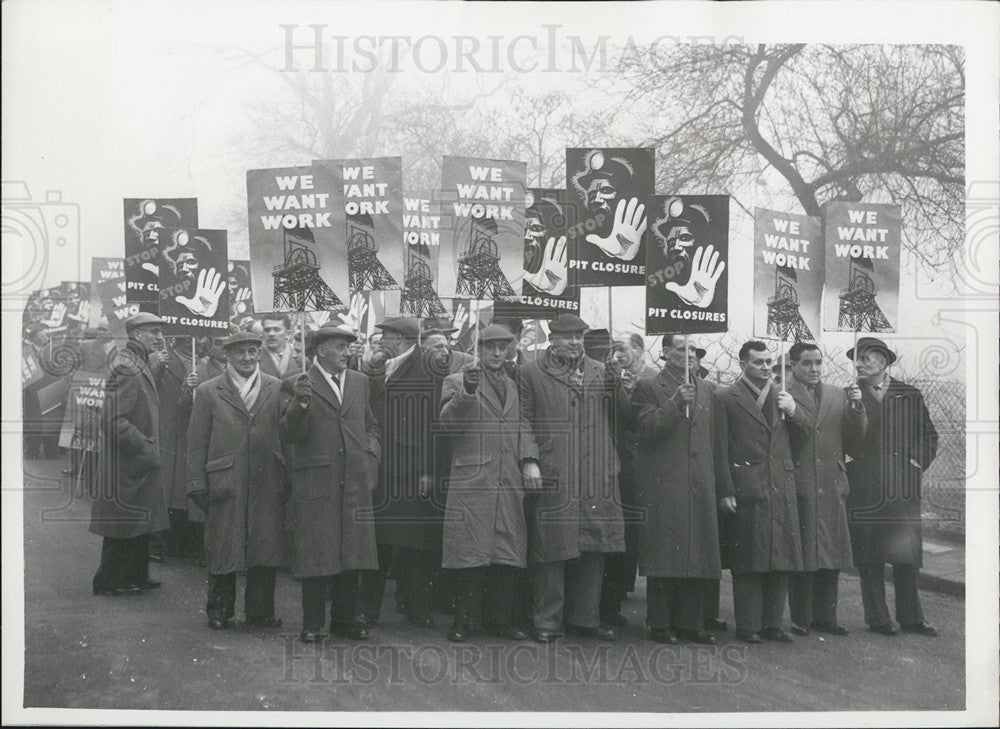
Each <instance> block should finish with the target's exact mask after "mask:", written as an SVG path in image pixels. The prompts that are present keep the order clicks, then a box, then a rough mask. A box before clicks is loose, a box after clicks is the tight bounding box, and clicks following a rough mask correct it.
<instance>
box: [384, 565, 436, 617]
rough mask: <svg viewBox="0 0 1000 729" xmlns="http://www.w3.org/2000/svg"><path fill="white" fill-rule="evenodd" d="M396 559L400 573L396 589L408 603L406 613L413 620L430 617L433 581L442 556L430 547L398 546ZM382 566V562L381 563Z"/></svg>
mask: <svg viewBox="0 0 1000 729" xmlns="http://www.w3.org/2000/svg"><path fill="white" fill-rule="evenodd" d="M396 559H397V560H398V563H397V566H398V568H399V574H398V576H397V577H396V590H397V594H398V596H399V597H401V598H402V600H403V602H404V603H405V604H406V615H407V617H409V618H411V619H413V620H423V619H425V618H428V617H430V614H431V606H430V590H431V581H432V580H433V579H434V576H435V575H436V574H437V571H438V567H439V566H440V564H441V556H440V554H439V553H436V552H434V551H432V550H430V549H411V548H409V547H398V548H397V549H396ZM379 566H380V567H381V566H382V565H381V562H380V563H379Z"/></svg>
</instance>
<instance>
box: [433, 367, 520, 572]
mask: <svg viewBox="0 0 1000 729" xmlns="http://www.w3.org/2000/svg"><path fill="white" fill-rule="evenodd" d="M462 379H463V376H462V375H461V374H453V375H449V376H448V378H447V379H445V381H444V388H443V393H442V395H441V399H442V401H443V402H444V403H445V405H444V407H443V409H442V411H441V420H442V427H443V428H444V429H445V431H446V432H450V433H451V434H452V435H451V438H452V441H451V471H450V475H449V478H448V490H447V497H446V501H445V503H446V505H447V508H446V511H445V515H444V537H443V546H442V549H443V554H442V561H441V564H442V566H443V567H445V568H449V569H462V568H465V567H481V566H485V565H490V564H506V565H513V566H515V567H526V566H527V554H528V529H527V526H526V524H525V521H524V504H523V501H524V484H523V482H522V479H521V463H522V462H523V461H524V460H525V459H529V458H530V459H535V460H537V459H538V450H537V448H535V441H534V439H533V438H532V437H531V430H530V428H529V426H528V424H527V423H526V422H525V421H524V420H523V419H522V418H521V410H520V400H519V399H518V394H517V384H516V383H515V382H514V381H513V380H512V379H510V378H509V377H506V376H505V380H506V386H507V391H506V397H505V398H504V401H503V402H502V403H501V402H500V400H499V399H498V398H497V395H496V392H494V389H493V387H491V386H490V385H489V384H488V383H486V382H485V381H484V382H483V383H482V384H481V385H480V387H479V390H478V391H477V392H476V394H474V395H470V394H468V393H467V392H466V391H465V387H464V386H463V384H462ZM484 380H485V378H484Z"/></svg>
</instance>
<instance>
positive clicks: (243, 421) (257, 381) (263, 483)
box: [187, 332, 285, 630]
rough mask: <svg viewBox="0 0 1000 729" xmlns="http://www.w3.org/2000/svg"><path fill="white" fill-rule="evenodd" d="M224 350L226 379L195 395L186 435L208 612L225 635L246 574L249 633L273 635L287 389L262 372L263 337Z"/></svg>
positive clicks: (227, 343)
mask: <svg viewBox="0 0 1000 729" xmlns="http://www.w3.org/2000/svg"><path fill="white" fill-rule="evenodd" d="M222 346H223V348H224V349H225V352H226V359H227V364H226V368H225V371H224V372H223V374H221V375H219V376H218V377H215V378H213V379H211V380H208V381H207V382H205V383H203V384H201V385H199V386H198V388H197V390H195V395H194V404H193V406H192V410H191V419H190V422H189V424H188V428H187V443H188V449H187V492H188V495H189V496H190V498H191V500H192V501H193V502H194V503H195V504H196V505H197V506H198V508H199V509H201V510H202V511H203V512H205V514H206V519H205V560H206V563H207V566H208V602H207V605H206V607H205V611H206V612H207V613H208V625H209V627H210V628H213V629H215V630H220V629H222V628H225V627H226V626H227V625H228V622H229V620H230V619H231V618H232V617H233V615H234V612H235V606H236V575H237V573H239V572H244V571H245V572H246V575H247V578H246V592H245V599H244V610H245V612H246V624H247V626H248V627H251V628H275V627H280V626H281V620H280V619H279V618H276V617H275V615H274V581H275V574H276V572H277V567H278V565H279V564H280V561H281V531H282V520H281V514H282V512H281V507H282V503H283V501H284V499H285V477H284V466H283V462H282V461H283V459H282V454H281V440H280V437H279V435H278V425H279V420H280V418H281V381H280V380H279V379H278V378H277V377H272V376H271V375H268V374H265V373H263V372H261V371H260V364H259V359H260V348H261V337H260V336H259V335H257V334H253V333H251V332H238V333H236V334H233V335H231V336H230V337H229V338H228V339H226V340H224V341H223V343H222Z"/></svg>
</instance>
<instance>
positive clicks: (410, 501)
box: [374, 347, 450, 552]
mask: <svg viewBox="0 0 1000 729" xmlns="http://www.w3.org/2000/svg"><path fill="white" fill-rule="evenodd" d="M447 374H448V369H447V364H445V365H444V366H443V367H438V366H436V365H435V364H434V362H433V360H431V359H430V357H429V352H427V351H426V350H423V349H421V348H420V347H415V348H414V349H413V351H412V352H410V353H409V354H408V355H407V356H406V358H405V359H404V360H403V361H402V362H401V363H400V365H399V366H398V367H397V368H396V369H395V370H394V371H393V372H392V375H391V376H390V377H387V378H386V379H385V381H384V385H383V387H382V408H383V413H382V417H381V421H382V422H383V423H385V437H384V438H383V442H382V446H383V447H382V470H381V472H380V477H379V480H378V489H377V491H376V493H375V499H374V501H375V524H376V527H375V528H376V535H377V539H378V542H379V543H380V544H387V545H392V546H397V547H407V548H411V549H424V550H431V551H434V552H438V551H440V549H441V520H442V518H443V515H444V494H443V493H442V491H441V489H440V481H441V479H442V478H443V477H444V473H445V472H446V469H447V468H448V465H449V464H450V460H449V455H448V443H447V440H448V439H447V436H445V435H444V434H442V433H441V429H440V422H439V418H440V415H441V387H442V384H443V382H444V378H445V376H446V375H447ZM422 475H426V476H431V477H432V478H433V480H434V483H435V488H434V489H433V490H432V491H431V492H430V494H429V495H428V496H421V495H420V477H421V476H422Z"/></svg>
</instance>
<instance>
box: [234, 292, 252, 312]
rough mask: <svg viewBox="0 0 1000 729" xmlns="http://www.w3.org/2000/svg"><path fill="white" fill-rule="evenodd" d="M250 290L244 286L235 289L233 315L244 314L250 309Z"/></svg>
mask: <svg viewBox="0 0 1000 729" xmlns="http://www.w3.org/2000/svg"><path fill="white" fill-rule="evenodd" d="M250 296H251V293H250V289H248V288H247V287H246V286H241V287H240V288H238V289H236V295H235V296H234V297H233V309H234V310H235V311H234V312H233V313H234V314H245V313H246V312H247V310H248V309H249V308H250V306H249V304H248V302H249V300H250Z"/></svg>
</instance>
